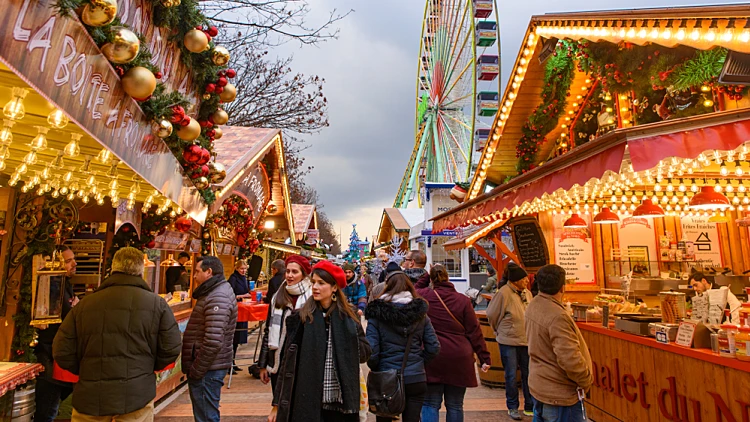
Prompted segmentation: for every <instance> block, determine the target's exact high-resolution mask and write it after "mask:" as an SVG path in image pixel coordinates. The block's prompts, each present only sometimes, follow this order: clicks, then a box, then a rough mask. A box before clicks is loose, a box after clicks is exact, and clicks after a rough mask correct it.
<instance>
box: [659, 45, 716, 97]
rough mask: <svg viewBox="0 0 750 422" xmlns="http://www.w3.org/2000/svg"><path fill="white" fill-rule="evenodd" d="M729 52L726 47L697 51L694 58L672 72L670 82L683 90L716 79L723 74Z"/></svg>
mask: <svg viewBox="0 0 750 422" xmlns="http://www.w3.org/2000/svg"><path fill="white" fill-rule="evenodd" d="M727 54H728V51H727V50H726V49H724V48H714V49H711V50H700V51H696V53H695V56H693V58H691V59H689V60H686V61H685V62H684V63H682V64H681V65H680V66H678V67H677V69H675V70H674V72H672V74H671V75H670V77H669V82H670V83H671V85H672V86H673V88H674V89H676V90H678V91H681V90H683V89H689V88H693V87H697V86H700V85H704V84H707V83H709V82H712V81H715V80H716V79H718V77H719V75H720V74H721V69H722V68H723V67H724V62H725V61H726V58H727Z"/></svg>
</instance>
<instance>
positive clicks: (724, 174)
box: [719, 163, 729, 177]
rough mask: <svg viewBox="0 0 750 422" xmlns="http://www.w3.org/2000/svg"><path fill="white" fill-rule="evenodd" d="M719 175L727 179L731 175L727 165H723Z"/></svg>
mask: <svg viewBox="0 0 750 422" xmlns="http://www.w3.org/2000/svg"><path fill="white" fill-rule="evenodd" d="M719 173H720V174H721V175H722V176H725V177H726V176H727V175H728V174H729V169H727V165H726V163H721V168H720V169H719Z"/></svg>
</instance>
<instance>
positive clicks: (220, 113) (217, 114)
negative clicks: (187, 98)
mask: <svg viewBox="0 0 750 422" xmlns="http://www.w3.org/2000/svg"><path fill="white" fill-rule="evenodd" d="M211 117H212V118H213V120H214V124H215V125H225V124H227V122H228V121H229V115H228V114H227V112H226V111H224V110H223V109H221V108H220V109H218V110H216V111H214V114H212V115H211Z"/></svg>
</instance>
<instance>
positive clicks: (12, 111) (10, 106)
mask: <svg viewBox="0 0 750 422" xmlns="http://www.w3.org/2000/svg"><path fill="white" fill-rule="evenodd" d="M28 93H29V90H28V89H24V88H13V98H12V99H11V100H10V101H8V103H7V104H5V107H3V115H4V116H5V117H7V118H9V119H11V120H21V119H23V117H24V116H25V115H26V108H25V107H24V105H23V100H24V98H26V95H28Z"/></svg>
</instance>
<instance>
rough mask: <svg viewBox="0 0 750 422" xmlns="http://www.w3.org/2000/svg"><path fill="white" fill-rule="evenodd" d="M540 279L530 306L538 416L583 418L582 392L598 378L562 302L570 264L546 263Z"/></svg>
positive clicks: (547, 420)
mask: <svg viewBox="0 0 750 422" xmlns="http://www.w3.org/2000/svg"><path fill="white" fill-rule="evenodd" d="M535 280H536V283H537V285H538V286H539V294H538V295H537V296H536V297H535V298H534V299H533V300H532V301H531V303H530V304H529V306H528V308H527V309H526V338H527V339H528V341H529V357H530V364H529V389H530V390H531V394H532V395H533V396H534V398H535V399H536V402H535V403H534V421H543V422H579V421H583V420H584V415H583V402H581V401H580V400H579V393H578V392H579V390H581V391H582V392H585V391H588V389H589V388H590V387H591V384H592V383H593V381H594V379H593V376H592V370H591V356H590V355H589V350H588V347H587V346H586V342H585V341H584V340H583V337H582V336H581V332H580V331H578V327H576V325H575V322H573V318H572V317H571V316H570V315H568V313H567V312H566V311H565V307H564V306H563V304H562V297H563V293H564V291H565V270H564V269H563V268H562V267H560V266H558V265H545V266H544V267H542V268H541V269H539V271H538V272H537V273H536V278H535Z"/></svg>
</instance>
